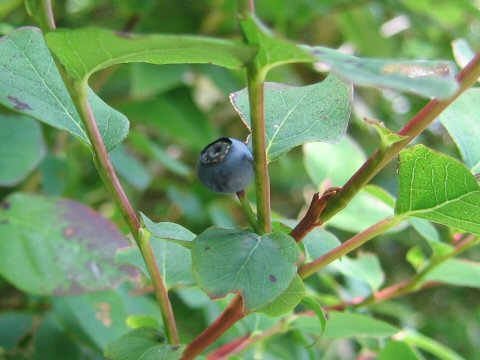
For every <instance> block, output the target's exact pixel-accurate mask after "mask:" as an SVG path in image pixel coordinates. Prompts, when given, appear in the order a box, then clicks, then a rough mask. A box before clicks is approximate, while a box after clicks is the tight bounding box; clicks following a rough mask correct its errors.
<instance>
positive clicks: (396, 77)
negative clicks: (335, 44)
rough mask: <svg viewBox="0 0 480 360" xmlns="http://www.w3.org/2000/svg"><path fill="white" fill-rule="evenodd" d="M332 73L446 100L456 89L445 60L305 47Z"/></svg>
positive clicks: (361, 82) (452, 71) (452, 68)
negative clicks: (367, 56)
mask: <svg viewBox="0 0 480 360" xmlns="http://www.w3.org/2000/svg"><path fill="white" fill-rule="evenodd" d="M306 48H308V49H309V50H310V52H311V54H313V55H314V56H315V58H316V59H317V60H318V61H319V62H322V63H324V64H327V65H328V66H329V67H330V68H331V70H332V72H334V73H336V74H337V75H339V76H341V77H342V78H344V79H347V80H349V81H351V82H353V83H354V84H357V85H363V86H373V87H384V88H390V89H395V90H400V91H409V92H412V93H415V94H418V95H421V96H425V97H436V98H439V99H447V98H449V97H451V96H452V95H453V94H455V92H456V91H457V89H458V83H457V81H456V80H455V78H454V75H455V65H454V64H453V63H451V62H447V61H428V60H383V59H364V58H359V57H356V56H352V55H347V54H343V53H341V52H340V51H337V50H333V49H329V48H326V47H322V46H315V47H310V48H309V47H306Z"/></svg>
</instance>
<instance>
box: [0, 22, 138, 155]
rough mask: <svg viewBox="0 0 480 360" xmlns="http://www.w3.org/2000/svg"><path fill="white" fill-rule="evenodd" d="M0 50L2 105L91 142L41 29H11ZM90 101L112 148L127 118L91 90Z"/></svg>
mask: <svg viewBox="0 0 480 360" xmlns="http://www.w3.org/2000/svg"><path fill="white" fill-rule="evenodd" d="M89 46H90V45H89ZM0 53H1V54H2V56H1V57H0V104H2V105H5V106H6V107H7V108H9V109H12V110H15V111H18V112H21V113H24V114H26V115H29V116H31V117H34V118H35V119H37V120H40V121H42V122H44V123H46V124H49V125H51V126H53V127H56V128H58V129H61V130H66V131H68V132H69V133H71V134H72V135H74V136H75V137H77V138H78V139H80V140H82V141H83V142H84V143H86V144H89V140H88V137H87V135H86V133H85V129H84V128H83V125H82V124H81V120H80V116H79V115H78V113H77V111H76V110H75V106H74V105H73V102H72V100H71V99H70V96H69V94H68V91H67V89H66V87H65V84H64V83H63V80H62V78H61V76H60V74H59V72H58V70H57V68H56V66H55V63H54V61H53V58H52V56H51V55H50V52H49V50H48V48H47V46H46V44H45V42H44V40H43V36H42V33H41V32H40V30H39V29H37V28H32V27H24V28H20V29H18V30H15V31H12V32H11V33H10V34H8V35H7V36H5V37H3V38H0ZM88 101H89V103H90V105H91V107H92V111H93V114H94V115H95V119H96V120H97V125H98V128H99V130H100V133H101V134H102V137H103V141H104V142H105V146H106V147H107V149H108V150H111V149H113V148H114V147H115V146H117V145H118V144H120V143H121V142H122V141H123V139H124V138H125V136H126V135H127V133H128V126H129V123H128V120H127V118H126V117H125V116H123V115H122V114H121V113H119V112H118V111H116V110H114V109H112V108H111V107H109V106H108V105H106V104H105V103H104V102H103V101H102V100H101V99H100V98H99V97H98V96H96V95H95V94H94V93H93V91H91V90H90V91H89V93H88Z"/></svg>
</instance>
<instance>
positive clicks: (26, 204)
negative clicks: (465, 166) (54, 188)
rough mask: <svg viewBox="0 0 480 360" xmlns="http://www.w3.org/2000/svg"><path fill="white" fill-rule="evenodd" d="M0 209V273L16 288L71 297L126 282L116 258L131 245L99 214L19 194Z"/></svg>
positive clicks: (79, 206) (64, 201)
mask: <svg viewBox="0 0 480 360" xmlns="http://www.w3.org/2000/svg"><path fill="white" fill-rule="evenodd" d="M6 204H8V206H7V208H5V205H6ZM2 207H3V209H4V210H3V211H0V222H1V223H2V225H1V226H0V275H1V276H3V277H4V278H5V279H6V280H7V281H9V282H10V283H12V284H13V285H14V286H16V287H17V288H19V289H21V290H23V291H25V292H28V293H32V294H40V295H72V294H81V293H85V292H91V291H98V290H102V289H110V288H112V287H114V286H116V285H118V284H119V282H120V281H122V279H125V278H126V274H125V273H123V272H122V271H121V270H120V269H119V268H118V267H117V266H116V265H115V264H114V255H115V251H116V250H117V249H118V248H121V247H125V246H126V245H127V241H126V239H125V237H124V236H123V235H122V234H121V233H120V232H119V231H118V229H117V228H116V226H115V225H114V224H113V223H111V222H110V221H108V220H106V219H104V218H103V217H102V216H101V215H100V214H98V213H97V212H95V211H93V210H91V209H89V208H87V207H86V206H84V205H82V204H80V203H77V202H75V201H72V200H67V199H62V198H56V197H47V196H41V195H32V194H21V193H15V194H13V195H11V196H9V197H8V198H7V200H6V201H4V202H3V206H2Z"/></svg>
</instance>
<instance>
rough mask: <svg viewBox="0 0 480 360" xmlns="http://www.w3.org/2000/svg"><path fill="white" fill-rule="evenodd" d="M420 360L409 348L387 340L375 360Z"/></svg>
mask: <svg viewBox="0 0 480 360" xmlns="http://www.w3.org/2000/svg"><path fill="white" fill-rule="evenodd" d="M398 359H402V360H420V359H421V358H419V357H417V355H416V354H415V352H414V351H413V350H412V348H411V347H410V346H408V345H407V344H405V343H404V342H401V341H395V340H389V341H388V342H387V345H385V347H384V348H383V349H382V351H380V352H379V354H378V358H377V360H398Z"/></svg>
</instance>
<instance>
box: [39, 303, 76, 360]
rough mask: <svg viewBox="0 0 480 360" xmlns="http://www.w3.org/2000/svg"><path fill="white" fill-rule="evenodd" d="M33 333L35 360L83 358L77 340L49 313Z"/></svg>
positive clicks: (73, 359)
mask: <svg viewBox="0 0 480 360" xmlns="http://www.w3.org/2000/svg"><path fill="white" fill-rule="evenodd" d="M34 331H35V336H34V344H33V347H34V349H35V357H34V359H35V360H48V359H68V360H83V359H84V358H85V354H84V353H83V351H82V348H81V345H80V343H79V342H78V340H76V339H75V338H74V336H73V335H72V334H70V333H69V332H68V331H67V330H66V329H65V327H64V325H63V324H61V323H60V322H59V321H58V320H57V319H56V318H55V316H54V315H53V314H51V313H50V312H48V313H47V316H46V317H45V318H43V319H42V321H41V323H40V325H39V326H38V328H36V329H35V330H34Z"/></svg>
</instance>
